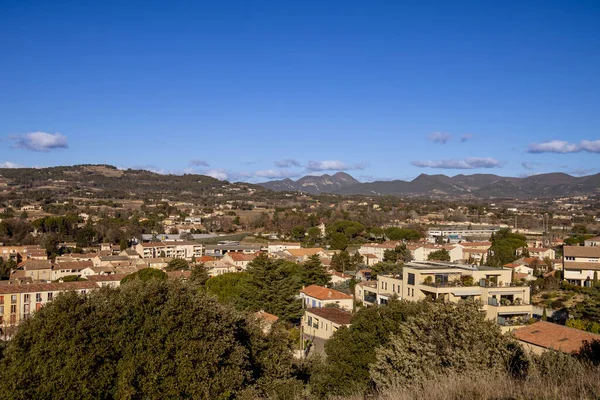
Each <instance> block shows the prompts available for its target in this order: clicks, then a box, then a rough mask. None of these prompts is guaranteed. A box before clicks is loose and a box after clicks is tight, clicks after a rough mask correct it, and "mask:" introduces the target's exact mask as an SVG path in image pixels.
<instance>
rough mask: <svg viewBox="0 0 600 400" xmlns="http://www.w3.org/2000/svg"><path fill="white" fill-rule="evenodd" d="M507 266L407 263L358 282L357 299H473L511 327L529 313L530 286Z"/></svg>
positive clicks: (376, 301) (378, 301) (368, 301)
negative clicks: (399, 270) (397, 270)
mask: <svg viewBox="0 0 600 400" xmlns="http://www.w3.org/2000/svg"><path fill="white" fill-rule="evenodd" d="M511 275H512V271H511V270H510V269H508V268H494V267H487V266H470V265H459V264H452V263H444V262H433V261H432V262H411V263H407V264H406V265H405V266H404V268H403V270H402V274H401V275H378V276H377V281H376V282H375V283H376V285H375V286H371V285H357V288H358V289H356V288H355V294H356V299H357V300H360V301H362V302H363V303H365V304H385V303H387V302H388V301H389V300H390V299H391V298H393V297H398V298H399V299H405V300H411V301H418V300H423V299H425V298H431V299H433V300H441V301H445V302H457V301H459V300H474V301H478V302H480V303H481V304H482V308H483V310H484V312H485V313H486V316H487V318H488V319H491V320H494V321H497V322H498V323H499V324H500V325H502V326H503V327H504V328H503V330H510V329H512V328H514V327H515V326H518V325H522V324H523V323H525V322H526V321H527V320H528V319H529V318H531V315H532V312H533V310H532V306H531V304H530V288H529V286H516V285H515V284H513V283H512V281H511V278H512V277H511Z"/></svg>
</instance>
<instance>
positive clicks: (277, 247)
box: [267, 242, 302, 254]
mask: <svg viewBox="0 0 600 400" xmlns="http://www.w3.org/2000/svg"><path fill="white" fill-rule="evenodd" d="M300 248H302V245H301V243H298V242H269V244H268V245H267V252H268V253H269V254H272V253H279V252H281V251H285V250H291V249H300Z"/></svg>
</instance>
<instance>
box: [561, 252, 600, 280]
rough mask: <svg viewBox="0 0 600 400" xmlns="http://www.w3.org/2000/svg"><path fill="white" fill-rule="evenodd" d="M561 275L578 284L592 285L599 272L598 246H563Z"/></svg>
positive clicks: (599, 254) (599, 257)
mask: <svg viewBox="0 0 600 400" xmlns="http://www.w3.org/2000/svg"><path fill="white" fill-rule="evenodd" d="M563 271H564V272H563V277H564V279H565V280H566V281H567V282H569V283H571V284H573V285H578V286H587V287H590V286H592V283H593V280H594V275H596V276H597V275H598V274H600V272H599V271H600V246H564V247H563Z"/></svg>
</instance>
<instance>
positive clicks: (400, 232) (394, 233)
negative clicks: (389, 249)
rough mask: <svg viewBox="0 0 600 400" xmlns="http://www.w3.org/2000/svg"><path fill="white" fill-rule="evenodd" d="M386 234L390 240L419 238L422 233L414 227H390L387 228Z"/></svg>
mask: <svg viewBox="0 0 600 400" xmlns="http://www.w3.org/2000/svg"><path fill="white" fill-rule="evenodd" d="M385 235H386V236H387V238H388V239H389V240H419V239H420V238H421V237H422V235H421V233H419V231H416V230H414V229H402V228H396V227H390V228H387V229H386V230H385Z"/></svg>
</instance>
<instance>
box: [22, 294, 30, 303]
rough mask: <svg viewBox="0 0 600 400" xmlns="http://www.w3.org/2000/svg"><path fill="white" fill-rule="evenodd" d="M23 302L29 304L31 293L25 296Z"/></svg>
mask: <svg viewBox="0 0 600 400" xmlns="http://www.w3.org/2000/svg"><path fill="white" fill-rule="evenodd" d="M23 301H24V302H25V303H27V302H28V301H29V293H28V294H26V295H24V296H23Z"/></svg>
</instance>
